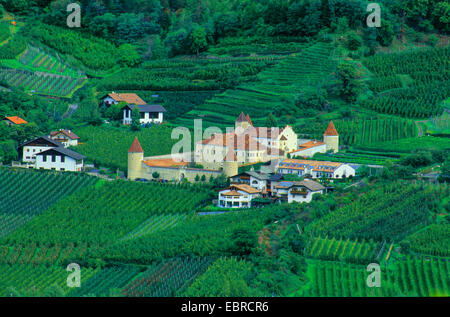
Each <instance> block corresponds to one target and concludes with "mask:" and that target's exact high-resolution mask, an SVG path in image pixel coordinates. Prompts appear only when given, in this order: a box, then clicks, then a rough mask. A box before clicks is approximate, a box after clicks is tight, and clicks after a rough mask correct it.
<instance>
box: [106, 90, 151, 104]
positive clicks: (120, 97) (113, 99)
mask: <svg viewBox="0 0 450 317" xmlns="http://www.w3.org/2000/svg"><path fill="white" fill-rule="evenodd" d="M103 102H104V103H105V105H106V106H108V107H109V106H110V105H113V104H114V105H117V104H118V103H119V102H125V103H126V104H128V105H145V104H146V102H145V101H144V100H142V98H141V97H139V96H138V95H136V94H135V93H115V92H114V91H113V92H112V93H110V94H108V95H107V96H106V97H105V98H104V99H103Z"/></svg>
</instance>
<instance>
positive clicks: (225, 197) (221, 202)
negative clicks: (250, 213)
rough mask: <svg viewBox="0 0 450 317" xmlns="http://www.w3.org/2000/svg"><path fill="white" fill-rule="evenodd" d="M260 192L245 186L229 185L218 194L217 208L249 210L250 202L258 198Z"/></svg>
mask: <svg viewBox="0 0 450 317" xmlns="http://www.w3.org/2000/svg"><path fill="white" fill-rule="evenodd" d="M260 196H261V191H260V190H258V189H256V188H253V187H251V186H250V185H247V184H231V185H230V186H229V187H228V188H225V189H223V190H221V191H220V192H219V195H218V206H219V207H222V208H250V207H251V206H252V200H253V199H254V198H257V197H260Z"/></svg>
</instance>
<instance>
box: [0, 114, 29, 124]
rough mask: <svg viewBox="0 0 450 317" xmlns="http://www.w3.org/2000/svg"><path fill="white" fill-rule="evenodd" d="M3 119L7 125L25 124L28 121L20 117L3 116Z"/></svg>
mask: <svg viewBox="0 0 450 317" xmlns="http://www.w3.org/2000/svg"><path fill="white" fill-rule="evenodd" d="M3 121H5V122H6V124H7V125H8V126H12V125H16V124H27V123H28V122H27V121H25V120H24V119H22V118H21V117H18V116H14V117H5V118H4V119H3Z"/></svg>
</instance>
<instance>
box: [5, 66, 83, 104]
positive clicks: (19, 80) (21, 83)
mask: <svg viewBox="0 0 450 317" xmlns="http://www.w3.org/2000/svg"><path fill="white" fill-rule="evenodd" d="M0 80H4V81H5V82H6V83H7V84H8V85H10V86H13V87H18V88H23V89H24V90H25V91H29V92H32V93H38V94H43V95H51V96H61V97H67V96H69V95H70V94H71V93H72V92H73V91H74V90H75V89H76V88H77V87H80V86H82V85H83V84H84V82H85V81H86V80H87V78H86V77H81V78H74V77H70V76H61V75H55V74H50V73H42V72H31V71H27V70H18V69H12V68H1V69H0Z"/></svg>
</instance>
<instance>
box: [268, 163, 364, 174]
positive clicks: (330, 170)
mask: <svg viewBox="0 0 450 317" xmlns="http://www.w3.org/2000/svg"><path fill="white" fill-rule="evenodd" d="M277 171H278V172H279V173H280V174H293V175H296V176H300V177H303V176H305V175H310V176H311V177H312V178H321V177H326V178H346V177H354V176H355V174H356V171H355V169H354V168H353V167H351V166H350V165H349V164H345V163H340V162H325V161H311V160H296V159H286V160H283V161H281V162H279V163H278V166H277Z"/></svg>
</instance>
